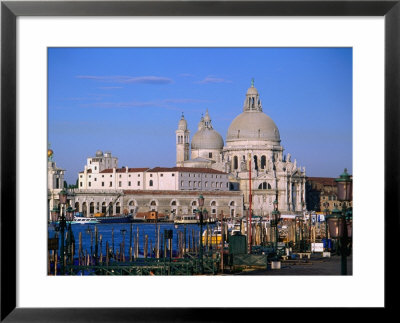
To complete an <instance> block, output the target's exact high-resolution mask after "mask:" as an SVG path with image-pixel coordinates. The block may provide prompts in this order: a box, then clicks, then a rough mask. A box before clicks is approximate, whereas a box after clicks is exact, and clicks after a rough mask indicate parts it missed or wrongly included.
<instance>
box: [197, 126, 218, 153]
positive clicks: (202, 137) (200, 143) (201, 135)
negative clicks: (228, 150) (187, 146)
mask: <svg viewBox="0 0 400 323" xmlns="http://www.w3.org/2000/svg"><path fill="white" fill-rule="evenodd" d="M191 147H192V149H222V148H223V147H224V140H223V139H222V137H221V135H220V134H219V133H218V132H217V131H215V130H214V129H208V128H204V129H201V130H199V131H197V132H196V133H195V134H194V136H193V138H192V146H191Z"/></svg>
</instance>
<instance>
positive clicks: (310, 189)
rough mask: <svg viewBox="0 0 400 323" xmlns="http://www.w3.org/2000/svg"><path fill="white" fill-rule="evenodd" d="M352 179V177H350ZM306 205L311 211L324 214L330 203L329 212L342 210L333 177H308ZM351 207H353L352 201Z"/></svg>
mask: <svg viewBox="0 0 400 323" xmlns="http://www.w3.org/2000/svg"><path fill="white" fill-rule="evenodd" d="M350 178H352V176H350ZM306 191H307V194H306V197H307V199H306V204H307V209H308V210H310V211H317V212H324V211H325V209H326V207H325V206H324V203H328V207H327V208H328V210H329V212H331V211H332V210H333V209H342V206H343V205H342V202H340V201H338V199H337V182H336V181H335V178H333V177H307V181H306ZM349 206H352V201H350V203H349Z"/></svg>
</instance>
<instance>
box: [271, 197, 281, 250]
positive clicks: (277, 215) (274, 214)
mask: <svg viewBox="0 0 400 323" xmlns="http://www.w3.org/2000/svg"><path fill="white" fill-rule="evenodd" d="M273 204H274V210H273V211H272V218H271V227H275V252H276V257H278V239H279V232H278V223H279V220H280V217H281V213H280V212H279V211H278V201H277V200H275V201H274V202H273Z"/></svg>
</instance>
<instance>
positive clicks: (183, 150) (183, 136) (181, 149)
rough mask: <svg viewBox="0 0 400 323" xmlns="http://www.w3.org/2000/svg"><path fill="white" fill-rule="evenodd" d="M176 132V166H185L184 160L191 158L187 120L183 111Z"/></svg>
mask: <svg viewBox="0 0 400 323" xmlns="http://www.w3.org/2000/svg"><path fill="white" fill-rule="evenodd" d="M175 134H176V166H183V162H185V161H187V160H189V134H190V131H189V130H188V129H187V122H186V120H185V117H184V115H183V112H182V117H181V119H180V120H179V123H178V129H177V130H176V131H175Z"/></svg>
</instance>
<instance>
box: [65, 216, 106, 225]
mask: <svg viewBox="0 0 400 323" xmlns="http://www.w3.org/2000/svg"><path fill="white" fill-rule="evenodd" d="M95 223H100V222H99V220H97V219H96V218H85V217H83V216H74V219H73V220H72V222H71V224H95Z"/></svg>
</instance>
